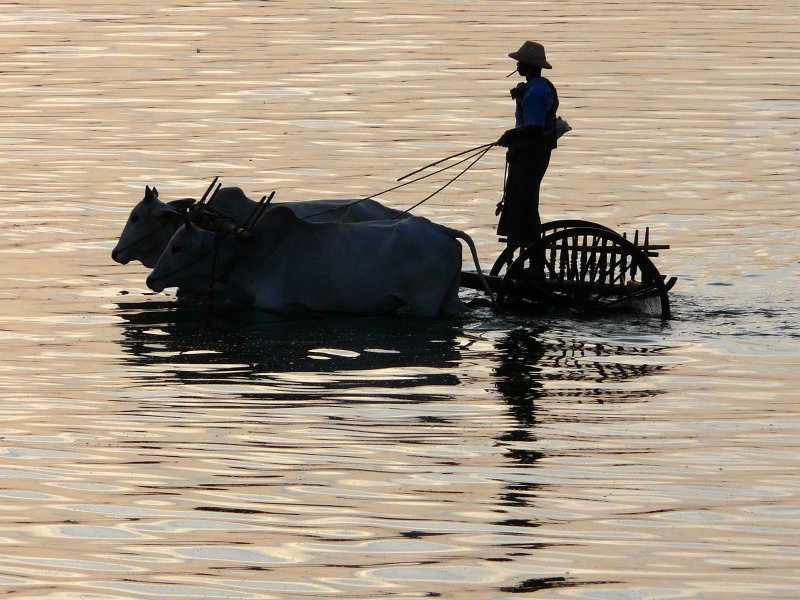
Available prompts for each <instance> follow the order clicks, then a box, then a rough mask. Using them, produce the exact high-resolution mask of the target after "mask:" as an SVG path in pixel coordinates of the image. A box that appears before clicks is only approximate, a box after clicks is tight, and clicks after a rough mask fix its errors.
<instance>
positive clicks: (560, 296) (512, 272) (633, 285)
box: [493, 224, 675, 319]
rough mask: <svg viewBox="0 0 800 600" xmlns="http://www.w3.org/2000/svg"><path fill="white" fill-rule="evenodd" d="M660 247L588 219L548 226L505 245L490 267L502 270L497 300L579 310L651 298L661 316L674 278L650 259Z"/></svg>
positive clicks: (595, 310)
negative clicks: (525, 240)
mask: <svg viewBox="0 0 800 600" xmlns="http://www.w3.org/2000/svg"><path fill="white" fill-rule="evenodd" d="M648 237H649V236H648ZM637 238H638V234H637ZM660 248H665V246H652V245H649V244H648V242H647V241H645V244H644V246H639V245H638V244H637V243H636V241H634V242H631V241H630V240H628V239H627V238H625V237H623V236H621V235H619V234H617V233H615V232H614V231H612V230H610V229H608V228H606V227H598V226H595V225H594V224H593V225H591V226H578V227H571V226H567V228H551V229H550V232H549V233H545V234H544V235H543V236H542V238H541V240H540V241H539V242H538V243H535V244H531V245H529V246H526V247H524V248H518V249H515V250H514V251H510V250H509V252H508V254H509V256H510V260H509V257H505V258H504V257H503V255H502V254H501V256H500V258H498V261H496V262H495V267H497V266H498V264H500V267H499V268H498V270H497V273H498V274H499V273H500V272H502V271H503V270H505V274H504V275H503V278H502V285H501V286H500V292H499V293H498V298H497V300H498V303H500V304H501V305H505V306H507V307H510V308H524V307H525V305H526V304H533V303H545V304H550V305H554V306H560V307H563V308H566V309H570V310H577V311H580V312H582V313H585V314H594V313H600V312H607V311H611V310H614V309H620V308H627V309H630V308H632V307H633V308H635V306H636V305H637V304H640V305H643V304H645V303H651V304H654V305H655V308H656V312H657V313H658V314H660V316H661V317H662V318H664V319H666V318H669V316H670V305H669V295H668V290H669V288H671V287H672V285H673V284H674V281H675V280H674V278H673V279H671V280H670V281H668V282H665V281H664V278H663V277H662V276H661V274H660V273H659V271H658V269H657V268H656V266H655V265H654V264H653V262H652V261H651V260H650V256H656V255H657V253H656V252H654V250H655V249H660ZM507 250H508V249H507ZM501 259H503V260H504V261H506V262H501ZM504 265H505V269H503V266H504ZM495 267H493V271H494V269H495Z"/></svg>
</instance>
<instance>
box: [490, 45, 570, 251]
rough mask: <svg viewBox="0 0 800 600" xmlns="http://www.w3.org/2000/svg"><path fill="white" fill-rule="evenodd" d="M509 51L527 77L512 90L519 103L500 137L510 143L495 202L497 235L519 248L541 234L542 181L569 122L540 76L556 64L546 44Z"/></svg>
mask: <svg viewBox="0 0 800 600" xmlns="http://www.w3.org/2000/svg"><path fill="white" fill-rule="evenodd" d="M508 56H509V57H511V58H513V59H514V60H516V61H517V68H516V72H518V73H519V74H520V75H521V76H523V77H524V78H525V82H524V83H522V82H520V83H519V84H517V86H516V87H514V88H513V89H512V90H511V97H512V98H513V99H514V101H515V102H516V113H515V116H516V127H514V128H513V129H509V130H508V131H506V132H505V133H504V134H503V135H502V136H501V137H500V139H499V140H498V141H497V144H498V145H500V146H505V147H506V148H508V152H507V153H506V162H507V163H508V164H507V176H506V181H505V185H504V189H503V199H502V200H501V201H500V203H499V204H498V205H497V214H499V215H500V221H499V223H498V225H497V234H498V235H500V236H503V237H505V238H506V240H507V243H508V245H509V246H515V247H517V246H525V245H528V244H531V243H533V242H536V241H538V240H539V238H540V237H541V220H540V218H539V186H540V184H541V182H542V178H543V177H544V174H545V171H547V167H548V165H549V164H550V153H551V152H552V150H553V149H554V148H555V147H556V140H557V139H558V138H559V137H560V136H561V135H563V134H564V133H566V132H567V131H569V125H567V123H566V121H564V120H563V119H560V118H557V117H556V111H557V110H558V92H556V88H555V86H554V85H553V84H552V83H551V82H550V81H549V80H548V79H547V78H545V77H542V69H551V68H552V66H551V65H550V63H549V62H547V59H546V58H545V53H544V46H542V45H541V44H539V43H537V42H531V41H527V42H525V43H524V44H522V46H521V47H520V49H519V50H517V51H516V52H512V53H510V54H509V55H508ZM512 74H513V73H512Z"/></svg>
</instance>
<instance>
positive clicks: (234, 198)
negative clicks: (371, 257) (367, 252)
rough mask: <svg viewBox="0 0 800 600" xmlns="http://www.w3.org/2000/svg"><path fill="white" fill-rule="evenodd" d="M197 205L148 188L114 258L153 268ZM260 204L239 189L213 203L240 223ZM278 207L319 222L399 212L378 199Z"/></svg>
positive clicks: (219, 194) (224, 191) (224, 192)
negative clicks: (168, 198)
mask: <svg viewBox="0 0 800 600" xmlns="http://www.w3.org/2000/svg"><path fill="white" fill-rule="evenodd" d="M193 205H195V201H194V199H193V198H184V199H182V200H173V201H172V202H162V201H161V200H159V199H158V190H156V188H152V189H150V187H149V186H147V187H145V193H144V198H143V199H142V200H141V201H140V202H139V203H138V204H137V205H136V206H134V207H133V210H132V211H131V214H130V216H129V217H128V221H127V223H125V227H124V229H123V230H122V234H121V235H120V237H119V242H117V245H116V247H115V248H114V250H113V251H112V252H111V257H112V258H113V259H114V260H115V261H116V262H118V263H122V264H127V263H129V262H130V261H132V260H138V261H140V262H141V263H142V264H143V265H144V266H145V267H149V268H153V267H154V266H155V264H156V262H157V261H158V258H159V257H160V256H161V253H162V252H163V251H164V248H166V247H167V244H168V243H169V240H170V238H171V237H172V235H173V234H174V233H175V232H176V231H177V230H178V227H180V226H181V225H182V224H183V222H184V220H185V218H186V215H187V211H188V210H190V209H191V207H192V206H193ZM256 205H257V203H256V202H253V201H252V200H250V199H249V198H248V197H247V196H245V194H244V192H243V191H242V190H241V189H240V188H238V187H228V188H221V189H220V190H219V191H218V192H217V193H216V194H215V195H214V200H213V208H214V209H215V210H217V211H221V212H224V213H225V214H227V215H229V216H230V217H232V218H233V220H235V221H240V222H241V221H244V220H245V219H246V218H247V217H249V216H250V215H251V214H252V212H253V210H254V209H255V207H256ZM274 206H288V207H289V208H291V209H292V211H294V213H295V214H296V215H298V216H300V217H306V218H309V219H311V220H313V221H317V222H322V221H335V222H341V223H350V222H357V221H375V220H379V219H391V218H393V217H395V216H397V215H398V213H399V211H397V210H394V209H392V208H388V207H386V206H383V205H382V204H380V203H379V202H376V201H375V200H360V201H354V200H306V201H303V202H286V203H283V204H275V205H274ZM270 209H271V207H268V208H267V210H270Z"/></svg>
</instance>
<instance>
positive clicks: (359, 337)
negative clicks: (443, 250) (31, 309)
mask: <svg viewBox="0 0 800 600" xmlns="http://www.w3.org/2000/svg"><path fill="white" fill-rule="evenodd" d="M118 307H119V312H118V314H119V315H120V316H121V317H122V322H121V324H120V325H121V328H122V340H121V346H122V348H123V350H124V351H125V353H126V354H127V355H128V356H129V359H130V363H131V364H132V365H134V366H154V365H159V366H160V367H161V368H162V369H163V371H162V372H163V373H164V374H169V375H171V376H172V377H174V378H175V380H177V381H180V382H184V383H187V382H194V383H197V382H213V381H218V380H229V381H230V380H238V381H240V382H244V381H246V380H255V379H262V378H264V377H268V376H270V375H280V374H289V373H305V374H307V375H308V376H309V378H313V377H314V376H320V377H321V378H322V379H324V384H325V389H326V390H327V391H328V392H330V391H332V390H336V389H341V388H343V387H344V388H350V387H357V386H358V385H359V384H363V383H365V381H368V380H374V379H375V378H376V376H378V377H379V378H381V379H382V380H383V381H385V382H386V384H387V385H389V386H390V387H398V388H402V387H404V386H407V385H416V386H419V385H435V386H448V385H457V384H458V378H457V377H456V376H455V375H454V374H453V373H452V372H449V371H447V370H446V369H447V367H448V366H449V365H451V364H452V363H455V362H457V361H458V360H459V358H460V348H461V345H462V344H463V343H464V341H463V340H460V339H459V338H460V337H461V336H463V331H462V328H461V325H460V324H459V322H458V321H424V320H419V319H413V318H404V317H402V316H399V317H390V318H339V317H335V316H330V315H326V316H318V317H307V318H303V319H289V320H287V319H284V318H281V317H277V316H274V315H271V314H270V313H266V312H261V311H253V310H245V311H242V312H237V311H236V309H231V308H226V307H213V306H212V307H209V306H208V305H198V304H192V303H188V302H186V303H170V302H166V303H152V302H145V303H119V304H118ZM418 367H421V368H422V370H415V369H416V368H418ZM387 369H393V370H397V371H395V374H396V375H398V376H397V377H392V373H391V372H387V371H385V370H387ZM346 372H354V373H359V372H360V373H363V374H364V377H363V379H359V378H358V377H357V376H352V377H348V376H346V375H342V377H341V379H340V380H339V381H337V380H336V378H331V377H325V375H326V374H335V373H346ZM370 373H372V374H373V375H372V376H370Z"/></svg>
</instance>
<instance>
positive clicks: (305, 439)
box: [0, 0, 800, 599]
mask: <svg viewBox="0 0 800 600" xmlns="http://www.w3.org/2000/svg"><path fill="white" fill-rule="evenodd" d="M2 13H3V14H2V16H0V22H2V33H0V82H2V89H3V92H2V102H0V155H2V161H0V190H2V197H3V202H2V203H0V225H2V226H0V309H1V310H0V340H2V342H3V343H2V347H1V348H2V350H0V398H2V400H1V401H0V419H1V422H0V474H1V475H2V477H3V483H2V486H0V497H1V498H0V509H2V512H1V513H0V515H2V516H0V589H2V590H3V591H4V592H6V593H7V594H8V595H10V596H19V597H36V598H77V597H81V598H103V599H106V598H198V597H207V598H259V599H261V598H297V597H309V598H313V597H341V598H375V597H396V598H425V597H446V598H513V597H518V596H519V595H523V596H526V595H527V596H534V597H546V598H559V597H564V598H570V597H571V598H676V597H690V598H753V597H759V598H763V597H770V598H792V597H794V596H795V594H796V591H795V590H796V588H797V585H798V577H797V568H798V554H800V552H798V545H797V542H796V540H797V538H798V533H800V532H798V526H797V523H798V516H799V512H800V508H799V507H798V503H797V497H798V491H799V490H798V483H797V478H796V470H797V465H798V454H797V447H798V446H797V439H798V433H799V431H798V429H800V415H798V409H797V403H796V400H795V399H796V391H795V390H796V387H797V368H798V363H799V362H800V361H798V336H799V335H800V327H798V320H797V314H798V309H799V308H800V301H798V297H797V282H798V275H800V268H799V267H798V243H797V235H796V231H797V230H798V228H800V216H799V215H800V213H799V212H798V210H797V202H796V197H797V193H798V188H799V187H800V184H798V181H800V178H799V177H798V151H797V143H796V142H797V139H798V134H800V131H799V130H800V124H799V123H798V119H797V110H798V107H800V105H798V102H797V89H798V85H800V67H798V65H800V60H798V59H800V47H798V44H797V39H798V33H799V28H800V21H798V17H797V16H796V14H795V13H797V10H796V7H794V6H792V5H791V3H789V4H786V3H780V2H772V1H767V2H761V3H759V4H758V6H755V7H748V6H733V5H730V6H722V5H720V4H719V3H716V2H653V3H629V4H619V3H604V2H579V1H576V2H572V1H566V2H560V3H551V4H541V3H536V2H517V3H513V5H512V4H509V3H503V2H490V1H488V0H485V1H484V0H480V1H475V2H471V3H467V4H464V3H453V2H448V1H444V0H435V1H433V2H428V3H426V4H425V5H409V4H407V3H400V2H394V1H389V0H385V1H374V0H373V1H370V2H366V1H358V0H353V1H341V2H334V3H331V2H315V1H304V0H302V1H300V2H297V1H295V2H284V1H273V2H249V1H246V2H205V1H204V2H195V3H191V5H187V4H186V3H179V2H169V1H167V2H162V3H160V4H159V5H158V7H155V6H154V7H144V6H142V5H140V4H136V3H127V2H121V3H116V4H114V5H113V6H110V5H109V6H104V5H101V4H99V3H96V2H89V1H79V0H75V1H70V2H66V3H65V2H54V1H52V2H51V1H47V0H46V1H42V2H36V3H23V4H8V5H7V6H5V7H4V9H3V11H2ZM529 38H535V39H538V40H539V41H541V42H543V43H544V44H545V46H546V48H547V53H548V58H549V60H550V62H551V63H553V65H554V67H555V68H554V69H553V71H552V73H549V75H550V76H551V78H552V80H553V81H554V83H555V84H556V85H557V87H558V89H559V93H560V97H561V112H562V114H563V116H564V117H565V118H567V120H568V121H569V122H570V124H571V125H572V126H573V128H574V131H572V132H571V133H570V134H568V136H567V137H565V138H564V139H563V140H562V143H561V144H560V148H559V149H558V150H557V151H556V152H555V153H554V157H553V161H552V163H551V167H550V170H549V172H548V174H547V176H546V179H545V186H544V189H543V193H542V213H543V216H544V217H545V218H546V219H556V218H565V217H572V218H583V219H588V220H593V221H598V222H601V223H603V224H606V225H608V226H611V227H614V228H615V229H619V230H627V231H632V230H633V229H634V228H637V227H639V228H642V227H644V226H645V225H649V226H650V227H651V234H652V235H653V236H654V238H655V241H656V242H663V243H669V244H671V246H672V248H671V249H670V250H669V251H667V252H664V253H663V254H662V256H660V257H659V258H658V259H657V261H658V265H659V267H660V268H661V269H662V271H663V272H664V273H667V274H669V275H676V276H678V277H679V283H678V286H677V287H676V288H675V290H674V291H673V293H672V301H673V313H674V318H673V319H672V320H670V321H668V322H662V321H660V320H658V319H652V318H648V317H646V316H641V315H626V316H614V317H608V318H599V319H592V320H587V319H582V318H579V317H577V316H575V315H560V314H555V313H544V314H539V315H525V316H523V315H499V314H496V313H493V312H492V311H491V310H489V309H487V308H481V307H478V308H475V309H473V310H472V311H470V312H469V313H468V314H467V315H465V316H464V317H462V318H460V319H455V320H447V321H442V320H431V321H423V320H418V319H413V318H410V317H408V316H407V315H403V314H399V315H396V316H392V317H387V318H367V319H348V318H338V317H337V318H333V317H331V318H307V319H295V320H290V321H285V320H280V319H277V318H275V317H273V316H270V315H266V314H257V313H241V312H236V313H235V314H230V312H226V311H222V312H220V311H218V310H206V309H198V308H196V307H186V306H181V305H179V303H177V302H176V301H175V298H174V296H173V295H170V294H162V295H158V296H155V295H152V294H151V293H149V290H147V288H146V287H145V285H144V280H145V277H146V275H147V271H146V270H145V269H144V268H143V267H142V266H141V265H136V264H131V265H127V266H121V265H117V264H115V263H113V262H112V261H111V259H110V251H111V248H113V246H114V244H115V243H116V238H117V236H118V235H119V232H120V230H121V228H122V225H123V223H124V221H125V218H126V217H127V214H128V212H129V211H130V209H131V207H132V206H133V204H134V203H135V202H137V201H138V200H139V199H140V198H141V197H142V195H143V191H144V186H145V185H156V186H157V187H158V189H159V191H160V193H161V196H162V198H164V199H175V198H180V197H184V196H199V195H200V194H202V191H203V190H204V189H205V187H206V186H207V184H208V182H209V181H210V180H211V179H212V178H213V177H214V176H216V175H219V176H221V177H222V180H223V182H224V183H225V184H227V185H238V186H241V187H242V188H243V189H244V190H245V191H246V192H247V193H248V194H249V195H250V196H251V197H255V198H258V197H261V196H262V195H264V194H268V193H269V192H271V191H272V190H276V192H277V198H278V199H279V200H282V201H290V200H301V199H308V198H356V197H362V196H364V195H368V194H371V193H375V192H377V191H380V190H383V189H386V188H388V187H391V186H392V184H393V182H394V180H395V178H397V177H399V176H400V175H402V174H404V173H406V172H408V171H410V170H412V169H414V168H416V167H419V166H421V165H423V164H425V163H427V162H431V161H433V160H435V159H438V158H440V157H443V156H446V155H448V154H451V153H454V152H458V151H460V150H463V149H466V148H469V147H472V146H476V145H478V144H481V143H486V142H488V141H491V140H492V139H495V138H496V137H497V136H498V135H499V133H501V132H502V131H503V130H504V129H506V128H507V127H509V126H510V125H511V120H512V118H511V117H512V112H513V110H512V109H513V107H512V105H511V101H510V99H509V98H508V96H507V90H508V88H509V87H511V86H512V85H513V84H514V80H513V79H504V77H505V75H506V74H507V73H508V72H509V71H510V70H511V68H513V63H511V61H510V59H508V58H506V54H507V53H508V52H509V51H512V50H514V49H516V48H517V47H518V46H519V44H520V43H521V42H522V41H523V40H525V39H529ZM502 168H503V156H502V153H501V152H500V151H499V150H498V151H493V152H492V153H490V154H488V155H487V156H486V158H485V159H483V160H482V161H481V162H480V163H479V164H478V165H477V166H476V167H475V168H474V169H472V170H471V171H470V172H469V173H468V174H467V175H465V176H464V177H462V178H461V179H459V180H458V181H457V182H456V183H455V184H454V185H453V186H451V187H450V188H448V189H447V191H446V192H444V193H442V194H440V195H438V196H436V197H434V198H433V199H432V200H431V201H429V202H428V203H426V204H424V205H423V206H422V207H420V208H419V209H417V210H416V211H415V212H416V213H417V214H422V215H424V216H428V217H430V218H433V219H435V220H437V221H440V222H443V223H446V224H448V225H451V226H455V227H459V228H461V229H464V230H465V231H467V232H468V233H470V234H471V235H472V236H473V237H474V239H475V240H476V243H477V244H478V248H479V251H480V254H481V258H482V260H483V262H484V263H485V266H488V265H489V264H491V262H492V260H493V258H494V257H495V256H496V255H497V253H498V251H499V249H500V245H499V244H498V242H497V241H496V239H495V237H494V225H495V217H494V206H495V204H496V202H497V201H498V200H499V197H500V186H501V181H502ZM443 182H444V179H442V180H441V181H438V184H440V183H443ZM435 185H437V182H430V184H429V185H423V184H420V185H419V186H409V187H408V188H404V189H403V190H398V191H397V192H394V193H392V194H391V195H387V196H385V197H383V199H384V200H385V201H386V203H387V204H390V205H391V206H396V207H399V208H405V207H407V206H410V205H411V204H413V203H415V202H417V201H419V200H420V199H421V198H423V197H424V196H425V195H427V194H428V193H430V191H432V190H433V189H435ZM466 257H467V255H466V253H465V260H466ZM472 297H473V295H472V294H471V293H469V292H466V293H465V294H464V298H465V299H466V300H469V299H471V298H472Z"/></svg>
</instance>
